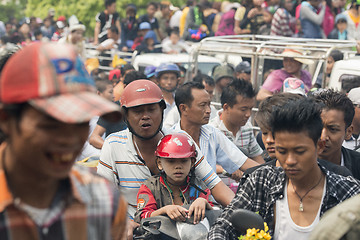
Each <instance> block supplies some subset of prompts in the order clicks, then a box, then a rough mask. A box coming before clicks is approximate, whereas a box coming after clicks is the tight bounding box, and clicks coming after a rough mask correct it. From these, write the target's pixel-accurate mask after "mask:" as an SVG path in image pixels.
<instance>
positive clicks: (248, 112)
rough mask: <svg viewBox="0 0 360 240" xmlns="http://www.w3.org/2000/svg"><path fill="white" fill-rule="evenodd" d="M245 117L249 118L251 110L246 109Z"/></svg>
mask: <svg viewBox="0 0 360 240" xmlns="http://www.w3.org/2000/svg"><path fill="white" fill-rule="evenodd" d="M245 116H246V117H247V118H250V116H251V109H248V110H247V111H246V112H245Z"/></svg>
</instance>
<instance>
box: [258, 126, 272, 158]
mask: <svg viewBox="0 0 360 240" xmlns="http://www.w3.org/2000/svg"><path fill="white" fill-rule="evenodd" d="M260 130H261V133H262V134H261V139H262V141H263V143H264V146H265V149H266V151H267V153H268V154H269V157H270V158H271V159H275V158H276V156H275V140H274V137H273V135H272V132H271V130H270V127H265V126H260Z"/></svg>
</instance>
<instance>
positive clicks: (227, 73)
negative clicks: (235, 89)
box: [213, 65, 234, 82]
mask: <svg viewBox="0 0 360 240" xmlns="http://www.w3.org/2000/svg"><path fill="white" fill-rule="evenodd" d="M213 77H214V80H215V82H218V81H219V80H220V79H221V78H224V77H230V78H232V79H234V70H233V69H232V68H231V67H230V66H227V65H219V66H216V67H215V69H214V72H213Z"/></svg>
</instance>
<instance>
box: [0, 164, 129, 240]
mask: <svg viewBox="0 0 360 240" xmlns="http://www.w3.org/2000/svg"><path fill="white" fill-rule="evenodd" d="M0 165H1V164H0ZM60 186H61V187H60V190H59V191H58V193H59V192H61V193H63V194H56V196H55V198H54V201H53V203H52V204H51V206H50V208H48V209H47V210H46V211H47V213H46V215H45V217H44V218H43V219H42V221H43V224H42V225H41V226H39V225H38V224H36V223H35V221H34V220H33V219H35V218H34V217H33V218H32V217H30V215H31V212H29V211H26V209H29V207H25V204H24V203H22V202H21V200H20V199H19V198H15V197H14V196H13V195H12V193H11V191H10V189H9V187H8V183H7V179H6V176H5V171H4V170H3V169H1V168H0V239H2V240H6V239H8V240H42V239H57V240H61V239H69V240H71V239H76V240H85V239H89V240H90V239H93V240H97V239H104V240H106V239H122V238H123V237H124V234H125V227H126V221H127V217H126V211H127V204H126V202H125V201H124V199H123V198H122V197H121V196H120V195H119V192H118V191H117V189H116V188H115V187H113V186H112V185H111V183H109V182H108V181H107V180H105V179H103V178H101V177H99V176H96V175H94V174H92V173H90V172H89V170H88V169H83V168H82V167H78V166H74V167H73V169H72V171H71V173H70V177H69V179H65V180H63V181H62V182H61V184H60ZM29 187H31V186H29ZM64 193H65V194H64ZM59 196H62V197H59ZM65 196H66V197H65ZM111 235H112V236H111Z"/></svg>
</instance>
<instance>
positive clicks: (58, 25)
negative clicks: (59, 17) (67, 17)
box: [56, 21, 65, 29]
mask: <svg viewBox="0 0 360 240" xmlns="http://www.w3.org/2000/svg"><path fill="white" fill-rule="evenodd" d="M56 27H57V28H59V29H63V28H64V27H65V24H64V23H63V22H62V21H57V22H56Z"/></svg>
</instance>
